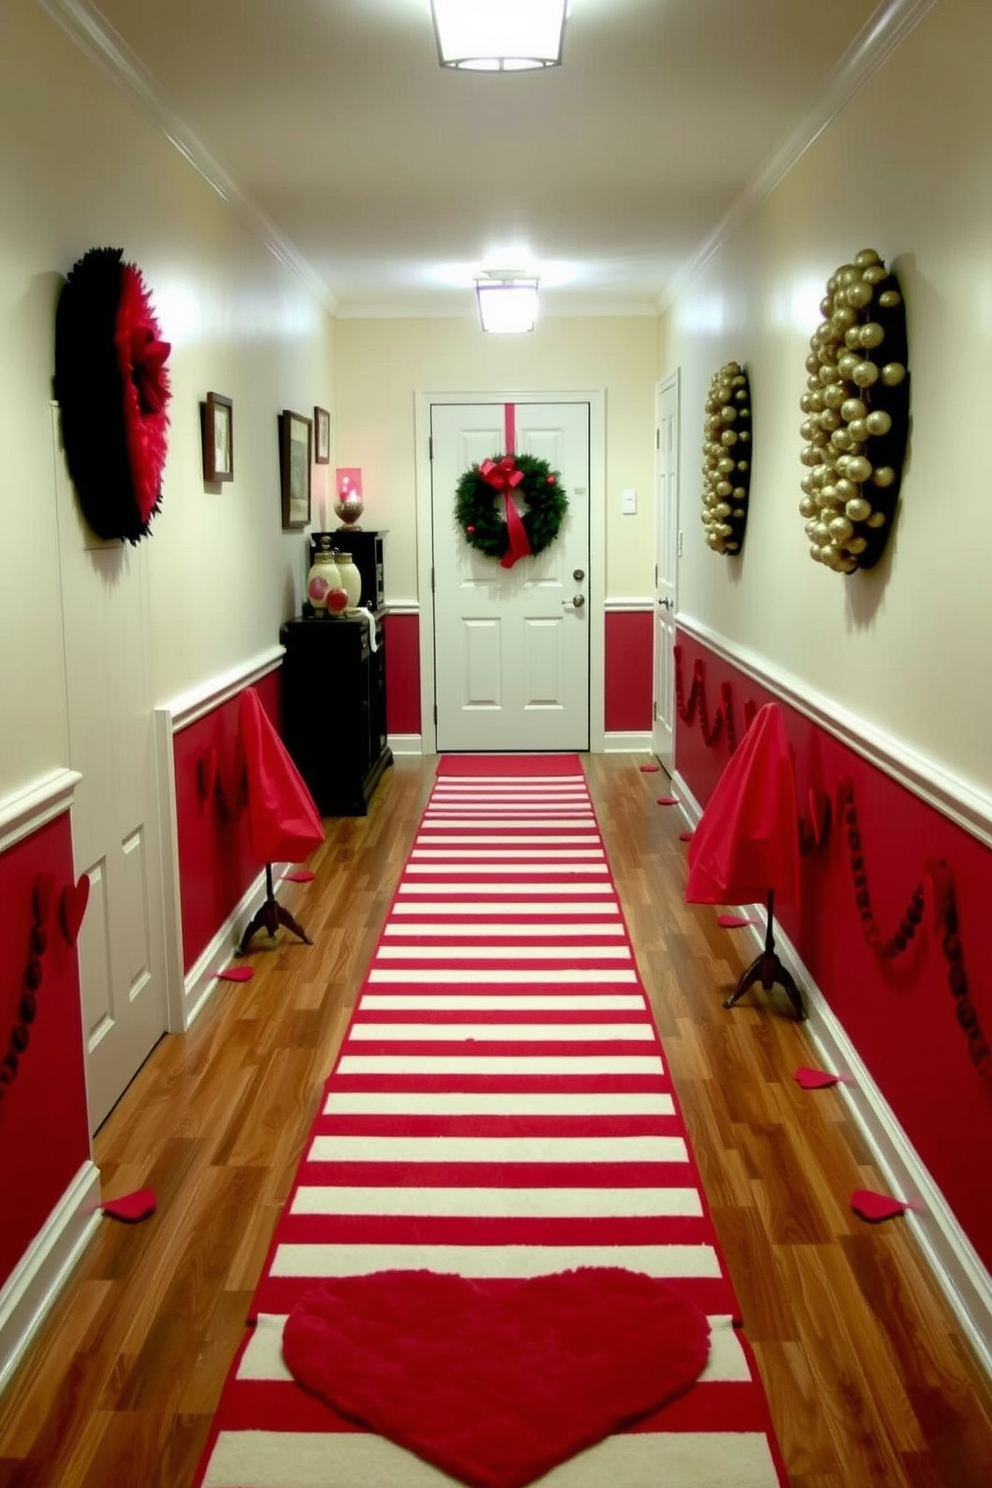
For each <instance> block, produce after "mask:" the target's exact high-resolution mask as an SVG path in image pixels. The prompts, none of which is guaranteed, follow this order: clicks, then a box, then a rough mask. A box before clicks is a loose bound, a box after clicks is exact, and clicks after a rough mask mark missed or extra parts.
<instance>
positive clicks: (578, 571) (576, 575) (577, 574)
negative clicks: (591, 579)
mask: <svg viewBox="0 0 992 1488" xmlns="http://www.w3.org/2000/svg"><path fill="white" fill-rule="evenodd" d="M585 576H586V574H585V569H584V568H574V569H573V570H572V578H573V579H575V581H576V583H581V582H582V580H583V579H584V578H585Z"/></svg>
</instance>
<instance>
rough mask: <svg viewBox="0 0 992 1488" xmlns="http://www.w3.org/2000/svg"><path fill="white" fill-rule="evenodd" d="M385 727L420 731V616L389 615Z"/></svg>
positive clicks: (394, 730)
mask: <svg viewBox="0 0 992 1488" xmlns="http://www.w3.org/2000/svg"><path fill="white" fill-rule="evenodd" d="M385 631H386V729H387V730H388V732H389V733H391V734H419V733H420V732H421V728H420V616H419V615H387V616H386V620H385Z"/></svg>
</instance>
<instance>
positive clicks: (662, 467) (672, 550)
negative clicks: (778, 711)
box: [652, 374, 679, 774]
mask: <svg viewBox="0 0 992 1488" xmlns="http://www.w3.org/2000/svg"><path fill="white" fill-rule="evenodd" d="M656 428H657V436H656V439H657V451H656V463H655V482H656V485H655V610H654V614H655V622H654V730H653V736H652V745H653V748H654V752H655V754H656V755H657V756H658V758H659V759H660V761H661V763H662V764H663V765H664V767H665V769H666V770H667V771H668V773H669V774H671V773H672V771H673V769H674V766H675V658H674V651H675V607H676V586H677V579H678V530H679V379H678V374H676V375H675V376H674V377H672V378H670V379H669V380H668V381H667V382H665V383H663V384H662V385H661V387H660V388H659V389H658V399H657V412H656Z"/></svg>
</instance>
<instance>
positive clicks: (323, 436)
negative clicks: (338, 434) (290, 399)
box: [313, 408, 331, 465]
mask: <svg viewBox="0 0 992 1488" xmlns="http://www.w3.org/2000/svg"><path fill="white" fill-rule="evenodd" d="M313 463H314V464H315V465H330V463H331V415H330V414H329V413H328V411H327V409H326V408H315V409H314V411H313Z"/></svg>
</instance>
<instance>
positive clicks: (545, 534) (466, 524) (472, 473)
mask: <svg viewBox="0 0 992 1488" xmlns="http://www.w3.org/2000/svg"><path fill="white" fill-rule="evenodd" d="M518 503H519V505H518ZM567 510H568V496H567V495H566V493H565V491H564V489H563V487H562V484H561V475H560V473H559V472H558V471H557V470H553V469H552V468H551V466H550V465H549V464H548V462H547V460H541V459H538V458H537V456H536V455H493V456H492V458H491V459H488V460H483V461H482V463H481V464H479V465H472V466H471V467H470V468H469V469H468V470H466V471H465V473H464V475H462V476H461V478H460V479H459V481H458V485H457V486H456V488H455V519H456V521H457V522H458V526H459V528H460V529H461V531H462V533H463V534H464V537H465V541H466V542H467V543H468V544H469V546H470V547H473V548H475V549H476V550H477V551H478V552H480V553H484V554H485V556H486V557H487V558H496V559H498V560H499V563H500V565H501V566H502V567H503V568H512V567H513V565H514V564H515V563H516V562H517V560H518V558H525V557H527V556H528V555H529V554H537V553H543V552H544V550H545V548H549V547H550V546H551V544H552V543H553V542H554V541H555V539H556V538H557V536H558V533H559V531H560V529H561V524H562V522H563V520H564V517H565V513H566V511H567Z"/></svg>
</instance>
